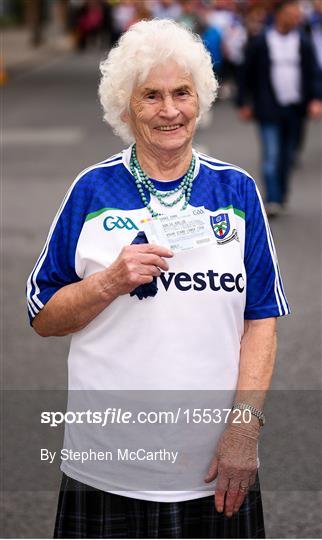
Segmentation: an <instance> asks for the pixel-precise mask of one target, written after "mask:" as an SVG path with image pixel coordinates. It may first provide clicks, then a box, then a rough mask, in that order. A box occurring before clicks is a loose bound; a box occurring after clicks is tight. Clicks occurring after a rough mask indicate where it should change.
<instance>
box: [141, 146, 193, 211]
mask: <svg viewBox="0 0 322 540" xmlns="http://www.w3.org/2000/svg"><path fill="white" fill-rule="evenodd" d="M195 163H196V159H195V156H194V155H193V156H192V160H191V163H190V166H189V169H188V171H187V174H185V176H184V177H183V179H182V180H181V182H180V184H179V185H178V186H177V187H176V188H174V189H170V190H169V191H158V190H157V189H156V188H155V187H154V185H153V183H152V182H151V180H150V179H149V177H148V176H147V175H146V174H145V172H144V171H143V170H142V169H141V165H140V163H139V161H138V159H137V156H136V145H135V144H134V145H133V147H132V153H131V159H130V169H131V173H132V174H133V176H134V179H135V183H136V186H137V188H138V191H139V193H140V195H141V199H142V201H143V203H144V205H145V207H146V208H147V209H148V210H149V212H150V214H151V215H152V217H157V216H158V215H159V214H158V213H157V212H155V211H154V210H153V208H152V207H151V206H150V204H149V202H148V200H147V198H146V196H145V193H144V189H143V186H144V187H145V188H146V189H147V191H148V192H149V193H150V195H154V196H155V197H156V198H157V199H158V201H159V202H160V204H161V205H162V206H165V207H167V208H172V207H173V206H175V205H176V204H178V203H179V202H180V201H181V200H182V199H183V198H184V197H185V201H184V204H183V206H182V210H185V209H186V208H187V206H188V204H189V201H190V196H191V190H192V182H193V175H194V170H195ZM178 192H179V195H178V197H176V198H175V199H174V200H173V201H172V202H168V201H166V198H167V197H170V196H171V195H173V194H174V193H178Z"/></svg>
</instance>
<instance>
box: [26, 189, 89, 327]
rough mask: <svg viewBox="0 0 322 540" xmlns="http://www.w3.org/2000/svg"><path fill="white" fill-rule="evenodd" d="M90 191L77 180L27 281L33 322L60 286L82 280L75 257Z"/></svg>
mask: <svg viewBox="0 0 322 540" xmlns="http://www.w3.org/2000/svg"><path fill="white" fill-rule="evenodd" d="M87 191H88V189H87V186H86V178H82V179H81V180H80V181H75V182H74V184H73V185H72V186H71V188H70V189H69V191H68V192H67V194H66V196H65V198H64V200H63V202H62V204H61V207H60V209H59V210H58V212H57V214H56V216H55V219H54V221H53V223H52V225H51V228H50V230H49V234H48V237H47V241H46V243H45V246H44V248H43V250H42V252H41V254H40V256H39V258H38V260H37V263H36V265H35V267H34V269H33V270H32V272H31V274H30V276H29V278H28V281H27V301H28V313H29V318H30V322H31V323H32V320H33V319H34V317H35V316H36V315H37V313H39V311H40V310H41V309H42V308H43V307H44V305H45V304H46V302H48V300H50V298H51V297H52V296H53V295H54V294H55V293H56V292H57V291H58V290H59V289H60V288H61V287H64V286H65V285H68V284H70V283H74V282H77V281H80V279H81V277H80V276H78V275H77V271H76V268H75V254H76V247H77V242H78V238H79V236H80V233H81V230H82V227H83V223H84V221H85V219H86V213H87V206H88V202H89V199H90V197H89V194H88V193H87Z"/></svg>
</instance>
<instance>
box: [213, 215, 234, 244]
mask: <svg viewBox="0 0 322 540" xmlns="http://www.w3.org/2000/svg"><path fill="white" fill-rule="evenodd" d="M210 224H211V227H212V230H213V231H214V234H215V237H216V238H217V243H218V244H226V243H227V242H230V241H231V240H235V239H236V240H237V241H238V234H237V230H236V229H231V224H230V219H229V214H228V213H227V212H222V213H221V214H217V215H216V216H210Z"/></svg>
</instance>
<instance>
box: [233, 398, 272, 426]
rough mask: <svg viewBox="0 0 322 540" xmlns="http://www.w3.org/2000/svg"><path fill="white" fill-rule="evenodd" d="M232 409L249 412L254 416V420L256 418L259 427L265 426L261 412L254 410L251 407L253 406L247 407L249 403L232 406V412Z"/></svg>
mask: <svg viewBox="0 0 322 540" xmlns="http://www.w3.org/2000/svg"><path fill="white" fill-rule="evenodd" d="M234 409H239V410H240V411H249V412H250V413H251V414H252V415H253V416H256V418H258V421H259V425H260V426H261V427H263V426H264V425H265V422H266V419H265V416H264V413H263V411H261V410H260V409H256V408H255V407H253V405H249V403H235V405H233V410H234Z"/></svg>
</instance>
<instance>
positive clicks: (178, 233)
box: [141, 207, 216, 253]
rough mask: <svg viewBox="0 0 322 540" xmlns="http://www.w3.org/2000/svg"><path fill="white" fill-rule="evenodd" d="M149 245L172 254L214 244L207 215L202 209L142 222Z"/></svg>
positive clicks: (213, 236) (161, 216) (214, 240)
mask: <svg viewBox="0 0 322 540" xmlns="http://www.w3.org/2000/svg"><path fill="white" fill-rule="evenodd" d="M141 223H142V225H143V227H142V228H143V229H144V232H145V234H146V237H147V239H148V241H149V243H150V244H158V245H160V246H164V247H168V248H170V249H171V250H172V251H173V252H174V253H180V252H181V251H185V250H188V249H195V248H197V247H203V246H207V245H210V244H216V239H215V235H214V233H213V230H212V228H211V224H210V219H209V215H207V213H206V211H205V209H204V208H202V207H198V208H193V209H188V210H184V211H182V212H179V213H173V214H168V215H163V214H162V215H160V216H158V217H155V218H152V217H151V218H149V219H146V220H145V219H144V220H142V222H141Z"/></svg>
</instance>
